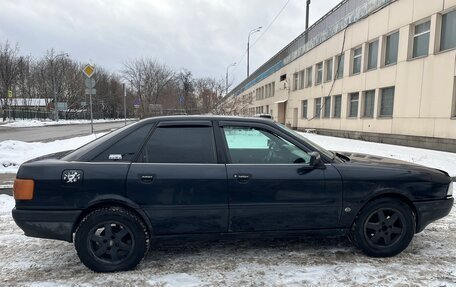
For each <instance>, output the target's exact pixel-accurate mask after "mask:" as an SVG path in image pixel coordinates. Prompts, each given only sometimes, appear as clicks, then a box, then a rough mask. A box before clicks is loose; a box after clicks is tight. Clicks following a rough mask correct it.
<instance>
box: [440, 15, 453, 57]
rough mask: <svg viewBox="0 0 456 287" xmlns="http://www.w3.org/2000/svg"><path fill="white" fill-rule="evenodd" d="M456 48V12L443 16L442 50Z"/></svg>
mask: <svg viewBox="0 0 456 287" xmlns="http://www.w3.org/2000/svg"><path fill="white" fill-rule="evenodd" d="M455 47H456V10H455V11H452V12H450V13H448V14H445V15H443V16H442V36H441V37H440V50H441V51H443V50H448V49H452V48H455Z"/></svg>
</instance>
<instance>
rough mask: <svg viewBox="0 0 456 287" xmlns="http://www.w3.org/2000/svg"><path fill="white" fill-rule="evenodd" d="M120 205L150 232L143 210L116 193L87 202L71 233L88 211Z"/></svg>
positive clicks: (148, 220) (148, 221)
mask: <svg viewBox="0 0 456 287" xmlns="http://www.w3.org/2000/svg"><path fill="white" fill-rule="evenodd" d="M113 206H115V207H121V208H124V209H127V210H129V211H131V212H132V213H133V214H135V215H136V216H138V217H139V218H140V219H141V220H142V221H143V222H144V224H145V225H146V227H147V230H148V231H149V234H150V235H151V234H152V223H151V222H150V219H149V217H148V216H147V214H146V213H145V212H144V210H143V209H142V208H141V207H140V206H139V205H138V204H136V203H135V202H133V201H131V200H129V199H128V198H125V197H123V196H118V195H107V196H103V197H100V198H97V199H95V200H93V201H91V202H90V203H89V205H88V206H87V207H86V208H85V209H83V211H82V212H81V214H80V215H79V216H78V218H77V219H76V221H75V222H74V224H73V228H72V233H74V232H75V231H76V229H77V227H78V225H79V223H81V221H82V220H83V219H84V217H85V216H86V215H87V214H89V213H90V212H92V211H94V210H97V209H100V208H104V207H113Z"/></svg>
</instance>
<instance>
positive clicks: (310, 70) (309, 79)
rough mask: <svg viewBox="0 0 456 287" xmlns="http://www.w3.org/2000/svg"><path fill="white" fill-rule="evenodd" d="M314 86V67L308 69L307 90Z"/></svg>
mask: <svg viewBox="0 0 456 287" xmlns="http://www.w3.org/2000/svg"><path fill="white" fill-rule="evenodd" d="M310 86H312V67H309V68H307V69H306V88H308V87H310Z"/></svg>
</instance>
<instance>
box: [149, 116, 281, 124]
mask: <svg viewBox="0 0 456 287" xmlns="http://www.w3.org/2000/svg"><path fill="white" fill-rule="evenodd" d="M202 120H207V121H212V120H218V121H243V122H255V123H267V124H271V123H273V122H274V121H273V120H272V119H268V118H260V117H240V116H215V115H174V116H159V117H151V118H145V119H142V120H141V122H143V123H146V122H158V121H202Z"/></svg>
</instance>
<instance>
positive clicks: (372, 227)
mask: <svg viewBox="0 0 456 287" xmlns="http://www.w3.org/2000/svg"><path fill="white" fill-rule="evenodd" d="M415 229H416V223H415V216H414V214H413V211H412V209H411V208H410V206H409V205H408V204H407V203H405V202H403V201H400V200H398V199H395V198H389V197H386V198H380V199H376V200H373V201H371V202H369V203H368V204H366V206H365V207H364V208H363V209H362V210H361V212H360V213H359V214H358V216H357V218H356V220H355V222H354V224H353V228H352V234H351V237H352V238H353V239H354V241H355V243H356V245H357V246H358V247H359V248H360V249H361V250H362V251H363V252H364V253H365V254H367V255H368V256H372V257H390V256H394V255H397V254H399V253H401V252H402V251H403V250H404V249H406V248H407V246H408V245H409V244H410V241H412V238H413V236H414V234H415Z"/></svg>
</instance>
